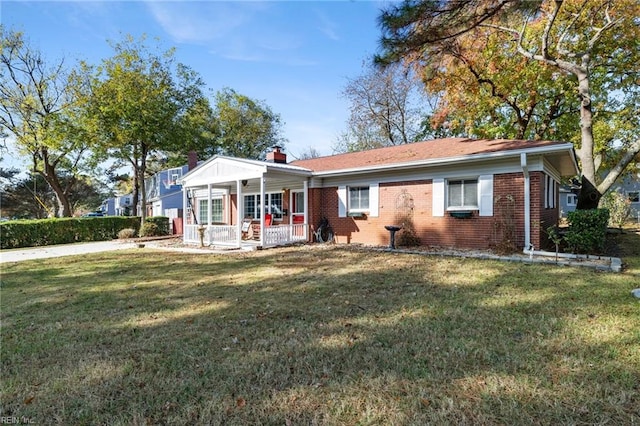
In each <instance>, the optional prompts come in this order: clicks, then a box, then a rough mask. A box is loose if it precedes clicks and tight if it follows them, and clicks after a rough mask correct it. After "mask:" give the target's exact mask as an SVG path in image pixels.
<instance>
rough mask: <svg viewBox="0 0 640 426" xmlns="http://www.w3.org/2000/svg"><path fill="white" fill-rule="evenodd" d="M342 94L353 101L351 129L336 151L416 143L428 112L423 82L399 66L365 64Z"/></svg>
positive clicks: (350, 120)
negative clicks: (383, 66)
mask: <svg viewBox="0 0 640 426" xmlns="http://www.w3.org/2000/svg"><path fill="white" fill-rule="evenodd" d="M342 95H343V96H344V97H345V98H346V99H348V100H349V101H350V102H351V108H350V115H349V121H348V130H347V131H346V132H344V133H343V134H342V135H341V136H340V139H339V141H338V143H337V145H336V146H335V147H334V150H335V151H338V152H347V151H361V150H365V149H371V148H379V147H383V146H392V145H400V144H406V143H411V142H415V141H416V140H418V138H419V137H420V136H422V132H421V128H422V119H423V117H424V116H425V115H426V113H427V111H426V109H425V107H424V106H423V105H425V104H426V102H425V99H424V96H423V91H422V87H421V83H420V82H419V81H418V80H416V79H415V78H414V77H413V76H412V73H411V72H410V70H408V69H404V68H403V67H401V66H399V65H394V66H389V67H386V68H378V67H375V66H373V64H365V65H364V72H363V74H362V75H360V76H359V77H356V78H353V79H349V80H348V82H347V85H346V86H345V88H344V90H343V92H342Z"/></svg>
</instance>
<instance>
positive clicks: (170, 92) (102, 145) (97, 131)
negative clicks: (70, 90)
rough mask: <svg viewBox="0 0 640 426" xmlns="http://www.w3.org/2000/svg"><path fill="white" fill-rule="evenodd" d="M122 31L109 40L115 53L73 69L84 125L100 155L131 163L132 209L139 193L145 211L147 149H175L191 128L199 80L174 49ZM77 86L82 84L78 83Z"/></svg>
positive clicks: (198, 98)
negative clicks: (119, 36) (160, 49)
mask: <svg viewBox="0 0 640 426" xmlns="http://www.w3.org/2000/svg"><path fill="white" fill-rule="evenodd" d="M144 41H145V38H144V37H143V38H142V39H141V40H139V41H136V40H134V39H133V38H132V37H131V36H126V37H125V38H124V40H123V41H122V42H119V43H111V46H112V48H113V49H114V51H115V55H114V56H113V57H111V58H109V59H106V60H103V61H102V64H101V65H100V66H98V67H93V66H90V65H87V64H84V66H83V69H82V72H81V73H79V74H78V75H77V78H78V79H79V81H82V82H84V86H83V88H84V91H83V96H84V99H85V101H86V103H85V105H86V107H85V109H84V110H83V112H82V117H83V118H82V121H83V122H84V123H85V125H84V131H85V132H86V133H87V134H90V135H91V139H93V140H95V141H96V142H95V145H94V150H95V152H96V153H98V155H99V156H101V157H102V158H106V157H111V158H114V159H116V160H120V161H125V162H127V163H129V164H130V165H131V167H132V169H133V175H134V188H133V210H134V211H136V210H137V206H138V199H140V201H141V203H142V208H141V209H140V210H141V212H142V218H143V220H144V218H145V217H146V202H147V198H146V189H145V185H144V179H145V177H146V169H147V159H148V157H149V155H151V154H152V153H154V152H159V151H165V150H166V151H175V150H177V149H179V147H181V145H182V144H184V143H185V140H186V139H188V137H189V136H190V135H191V134H192V130H191V129H189V126H188V120H187V119H186V117H188V116H189V114H190V110H191V109H192V108H194V107H196V106H197V105H199V102H200V100H201V99H202V97H203V95H202V92H201V87H202V85H203V83H202V81H201V79H200V78H199V77H198V75H197V74H196V73H195V72H193V71H192V70H190V69H189V68H188V67H186V66H184V65H182V64H179V63H175V58H174V51H173V50H168V51H165V52H162V53H157V52H152V51H150V49H149V48H148V47H147V46H146V45H145V44H144ZM79 86H80V84H79Z"/></svg>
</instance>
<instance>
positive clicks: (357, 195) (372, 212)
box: [337, 182, 380, 217]
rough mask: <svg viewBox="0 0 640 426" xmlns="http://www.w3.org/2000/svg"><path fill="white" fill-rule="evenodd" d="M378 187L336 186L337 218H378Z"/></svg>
mask: <svg viewBox="0 0 640 426" xmlns="http://www.w3.org/2000/svg"><path fill="white" fill-rule="evenodd" d="M379 193H380V185H379V184H378V183H377V182H374V183H370V184H369V185H366V186H365V185H353V186H346V185H345V186H338V191H337V195H338V217H348V216H352V217H360V216H362V215H364V214H367V215H368V216H370V217H378V213H379V204H380V203H379V202H378V199H379V197H380V194H379Z"/></svg>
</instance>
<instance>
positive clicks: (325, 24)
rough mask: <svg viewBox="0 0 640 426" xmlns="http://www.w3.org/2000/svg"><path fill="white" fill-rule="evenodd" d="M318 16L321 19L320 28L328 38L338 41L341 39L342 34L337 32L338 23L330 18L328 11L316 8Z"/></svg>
mask: <svg viewBox="0 0 640 426" xmlns="http://www.w3.org/2000/svg"><path fill="white" fill-rule="evenodd" d="M315 14H316V17H317V18H318V20H319V21H320V24H319V26H318V29H319V30H320V32H322V33H323V34H324V35H325V36H327V38H329V39H331V40H334V41H338V40H340V36H339V35H338V33H337V27H338V25H337V24H336V23H335V22H334V21H332V20H331V19H329V17H328V16H327V14H326V13H324V12H323V11H321V10H317V9H316V10H315Z"/></svg>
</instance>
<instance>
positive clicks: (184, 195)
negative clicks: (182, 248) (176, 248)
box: [182, 185, 189, 243]
mask: <svg viewBox="0 0 640 426" xmlns="http://www.w3.org/2000/svg"><path fill="white" fill-rule="evenodd" d="M188 190H189V188H187V187H186V186H184V185H183V186H182V242H183V243H186V242H187V240H186V237H187V233H186V232H185V230H186V229H187V217H188V215H187V210H188V207H189V204H188V201H187V191H188Z"/></svg>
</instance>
